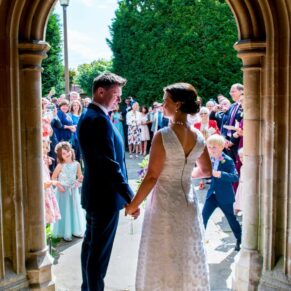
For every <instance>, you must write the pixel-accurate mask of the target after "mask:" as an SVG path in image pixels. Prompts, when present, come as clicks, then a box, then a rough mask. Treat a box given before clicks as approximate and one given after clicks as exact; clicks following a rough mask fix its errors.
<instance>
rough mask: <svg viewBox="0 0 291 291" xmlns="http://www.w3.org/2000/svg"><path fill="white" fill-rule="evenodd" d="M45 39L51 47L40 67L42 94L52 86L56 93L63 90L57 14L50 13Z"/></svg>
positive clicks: (62, 68)
mask: <svg viewBox="0 0 291 291" xmlns="http://www.w3.org/2000/svg"><path fill="white" fill-rule="evenodd" d="M46 41H47V42H48V43H49V44H50V46H51V48H50V50H49V51H48V57H47V58H46V59H44V60H43V62H42V67H43V73H42V94H43V96H47V95H48V93H49V91H50V90H51V88H52V87H55V91H56V94H57V95H60V94H62V93H63V92H64V87H65V84H64V66H63V65H62V37H61V25H60V19H59V16H58V15H57V14H55V13H53V14H51V16H50V18H49V20H48V25H47V30H46Z"/></svg>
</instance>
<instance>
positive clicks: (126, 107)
mask: <svg viewBox="0 0 291 291" xmlns="http://www.w3.org/2000/svg"><path fill="white" fill-rule="evenodd" d="M131 100H132V97H130V96H128V97H126V98H125V100H124V102H123V103H121V104H120V111H121V115H122V124H123V133H124V134H123V135H124V141H125V149H126V150H128V149H129V148H128V138H127V137H128V125H127V123H126V115H127V113H128V112H129V111H131V110H132V104H131Z"/></svg>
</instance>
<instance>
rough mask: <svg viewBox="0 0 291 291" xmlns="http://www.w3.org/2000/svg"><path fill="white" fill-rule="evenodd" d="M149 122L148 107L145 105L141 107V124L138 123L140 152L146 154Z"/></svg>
mask: <svg viewBox="0 0 291 291" xmlns="http://www.w3.org/2000/svg"><path fill="white" fill-rule="evenodd" d="M149 123H150V121H149V118H148V109H147V107H146V106H142V107H141V125H140V136H141V137H140V139H141V151H140V154H141V155H144V156H146V154H147V146H148V141H149V140H150V131H149V127H148V124H149Z"/></svg>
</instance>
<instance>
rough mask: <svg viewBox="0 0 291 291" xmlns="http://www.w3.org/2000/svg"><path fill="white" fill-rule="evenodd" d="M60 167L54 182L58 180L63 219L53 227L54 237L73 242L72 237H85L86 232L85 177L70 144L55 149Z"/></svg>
mask: <svg viewBox="0 0 291 291" xmlns="http://www.w3.org/2000/svg"><path fill="white" fill-rule="evenodd" d="M55 151H56V153H57V157H58V162H59V163H58V165H57V167H56V168H55V170H54V173H53V175H52V180H58V181H59V182H60V185H59V186H58V187H57V191H56V197H57V200H58V204H59V207H60V212H61V216H62V218H61V219H60V220H59V221H57V222H56V223H55V224H54V226H53V236H54V237H60V238H63V239H64V240H65V241H71V240H72V235H73V236H75V237H83V235H84V232H85V213H84V210H83V209H82V208H81V202H80V191H79V187H80V186H81V183H82V180H83V175H82V172H81V166H80V164H79V163H78V162H77V161H75V155H74V150H73V149H72V147H71V145H70V143H68V142H60V143H58V144H57V146H56V149H55Z"/></svg>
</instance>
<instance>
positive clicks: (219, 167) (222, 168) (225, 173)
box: [202, 134, 242, 251]
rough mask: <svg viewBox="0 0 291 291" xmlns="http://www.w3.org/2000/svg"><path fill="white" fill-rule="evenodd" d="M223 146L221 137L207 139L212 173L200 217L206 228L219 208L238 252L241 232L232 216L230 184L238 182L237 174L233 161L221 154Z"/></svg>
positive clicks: (232, 192)
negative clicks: (234, 239) (231, 233)
mask: <svg viewBox="0 0 291 291" xmlns="http://www.w3.org/2000/svg"><path fill="white" fill-rule="evenodd" d="M224 144H225V140H224V138H223V137H222V136H221V135H217V134H214V135H212V136H210V137H209V138H208V139H207V148H208V152H209V155H210V157H211V161H212V169H213V171H212V178H211V183H210V188H209V190H208V192H207V195H206V200H205V204H204V207H203V210H202V217H203V223H204V226H205V228H206V226H207V222H208V220H209V218H210V216H211V215H212V213H213V212H214V210H215V209H216V208H217V207H219V208H220V209H221V210H222V212H223V213H224V215H225V217H226V219H227V221H228V223H229V225H230V228H231V230H232V232H233V234H234V236H235V238H236V246H235V250H236V251H239V250H240V244H241V232H242V231H241V226H240V224H239V223H238V221H237V219H236V217H235V215H234V210H233V203H234V200H235V199H234V197H235V194H234V190H233V187H232V183H234V182H236V181H238V174H237V171H236V169H235V166H234V162H233V160H232V159H231V158H230V157H229V156H227V155H226V154H224V153H223V152H222V151H223V148H224Z"/></svg>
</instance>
